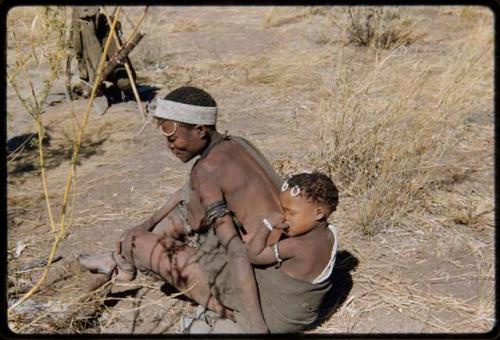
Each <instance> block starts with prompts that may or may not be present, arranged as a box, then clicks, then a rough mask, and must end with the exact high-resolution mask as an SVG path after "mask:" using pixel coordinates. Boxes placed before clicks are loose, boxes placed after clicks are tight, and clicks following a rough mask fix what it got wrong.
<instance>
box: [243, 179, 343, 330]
mask: <svg viewBox="0 0 500 340" xmlns="http://www.w3.org/2000/svg"><path fill="white" fill-rule="evenodd" d="M338 200H339V195H338V190H337V188H336V187H335V184H333V182H332V181H331V179H330V178H329V177H328V176H326V175H324V174H322V173H319V172H314V173H301V174H298V175H295V176H293V177H291V178H289V179H288V180H287V181H285V182H284V183H283V186H282V187H281V193H280V203H281V208H282V210H283V214H282V215H281V214H278V213H276V214H274V215H272V216H269V217H268V218H267V219H264V220H263V226H262V228H261V229H259V230H258V231H257V232H256V234H255V235H254V237H253V238H252V240H250V242H249V243H248V245H247V251H248V257H249V260H250V262H251V263H252V264H254V265H256V266H257V267H259V266H261V267H265V268H264V269H262V268H261V269H259V268H257V269H256V270H255V274H256V278H257V282H258V285H259V291H260V292H261V293H260V294H261V300H262V308H263V313H264V318H265V320H266V323H267V324H268V326H269V325H270V324H273V325H276V327H274V329H271V328H272V327H270V331H271V332H272V333H274V332H280V330H281V329H287V330H289V329H290V323H292V324H294V325H296V326H297V330H300V329H301V328H303V327H304V325H305V324H307V325H309V324H311V323H313V322H314V321H315V320H316V318H317V316H318V314H319V309H320V307H321V303H322V301H323V298H324V296H325V294H326V292H327V291H328V290H329V288H330V287H331V283H330V280H329V278H330V275H331V273H332V270H333V265H334V262H335V254H336V252H337V247H338V239H337V234H336V230H335V228H334V227H333V225H331V224H328V222H327V219H328V217H329V216H330V214H331V213H332V212H334V211H335V209H336V207H337V204H338ZM280 232H281V234H282V235H281V237H279V236H278V238H279V239H278V240H277V241H276V242H272V244H271V245H270V246H266V241H268V239H269V240H270V239H272V238H273V236H271V237H270V234H271V233H272V234H276V233H278V234H279V233H280ZM267 243H269V241H268V242H267ZM273 264H274V265H275V266H274V268H273V266H271V265H273ZM263 271H265V272H266V274H265V275H263ZM269 273H272V274H271V275H269ZM264 277H266V278H267V279H266V280H265V281H266V282H264V280H263V278H264ZM261 285H262V286H261ZM271 287H272V289H271Z"/></svg>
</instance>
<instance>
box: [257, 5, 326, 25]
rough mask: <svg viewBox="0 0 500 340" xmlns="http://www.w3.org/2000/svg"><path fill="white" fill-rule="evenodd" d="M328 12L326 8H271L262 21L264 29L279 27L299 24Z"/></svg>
mask: <svg viewBox="0 0 500 340" xmlns="http://www.w3.org/2000/svg"><path fill="white" fill-rule="evenodd" d="M327 12H328V8H327V7H322V6H321V7H317V6H314V7H305V8H300V9H299V8H296V7H272V8H271V9H270V10H269V11H268V12H267V14H266V16H265V17H264V20H263V27H264V28H271V27H280V26H284V25H288V24H293V23H297V22H300V21H302V20H304V19H306V18H308V17H310V16H314V15H322V14H325V13H327Z"/></svg>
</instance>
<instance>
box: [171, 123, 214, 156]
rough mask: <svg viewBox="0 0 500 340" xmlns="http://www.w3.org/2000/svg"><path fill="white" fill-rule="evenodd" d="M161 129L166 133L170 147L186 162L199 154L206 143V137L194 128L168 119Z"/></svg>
mask: <svg viewBox="0 0 500 340" xmlns="http://www.w3.org/2000/svg"><path fill="white" fill-rule="evenodd" d="M161 129H162V130H163V133H164V134H165V135H166V139H167V145H168V148H169V149H170V150H171V151H172V153H173V154H174V155H175V156H176V157H177V158H179V159H180V160H181V161H182V162H184V163H186V162H189V161H190V160H191V159H192V158H193V157H195V156H197V155H198V154H199V153H200V150H202V149H203V147H204V146H205V144H206V139H203V138H202V136H200V134H199V133H197V131H196V129H194V128H188V127H186V126H183V125H182V124H179V123H176V122H173V121H170V120H166V121H164V122H163V123H162V124H161Z"/></svg>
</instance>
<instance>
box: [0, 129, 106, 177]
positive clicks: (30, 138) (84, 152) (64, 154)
mask: <svg viewBox="0 0 500 340" xmlns="http://www.w3.org/2000/svg"><path fill="white" fill-rule="evenodd" d="M107 138H108V137H107V136H103V137H101V138H99V139H97V140H93V141H85V142H83V143H82V146H81V148H80V151H79V155H78V159H85V158H89V157H90V156H93V155H98V154H101V153H102V152H101V151H100V149H99V147H100V146H101V145H102V144H103V143H104V142H105V141H106V139H107ZM42 145H43V147H44V162H45V168H46V169H51V168H56V167H58V166H59V165H60V164H61V163H62V162H64V161H68V160H70V159H71V157H72V154H73V147H72V141H70V140H68V142H67V143H66V144H62V145H61V144H59V145H55V144H53V143H52V137H51V135H50V134H49V133H48V132H45V136H44V138H43V141H42ZM39 157H40V155H39V151H38V135H37V134H36V133H27V134H23V135H19V136H14V137H12V138H10V139H9V140H8V141H7V165H8V174H9V176H14V177H15V176H20V175H23V174H25V173H29V172H32V171H36V170H38V169H39V167H40V158H39ZM77 164H80V161H77Z"/></svg>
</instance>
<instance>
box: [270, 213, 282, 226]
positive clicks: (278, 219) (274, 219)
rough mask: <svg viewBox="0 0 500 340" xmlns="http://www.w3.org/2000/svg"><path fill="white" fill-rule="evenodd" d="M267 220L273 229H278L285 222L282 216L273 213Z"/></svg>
mask: <svg viewBox="0 0 500 340" xmlns="http://www.w3.org/2000/svg"><path fill="white" fill-rule="evenodd" d="M267 220H268V221H269V223H271V225H272V226H273V227H274V228H279V226H280V225H281V224H282V223H283V222H284V221H285V218H284V217H283V214H281V213H279V212H275V211H274V212H272V213H270V214H269V216H268V217H267Z"/></svg>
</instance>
